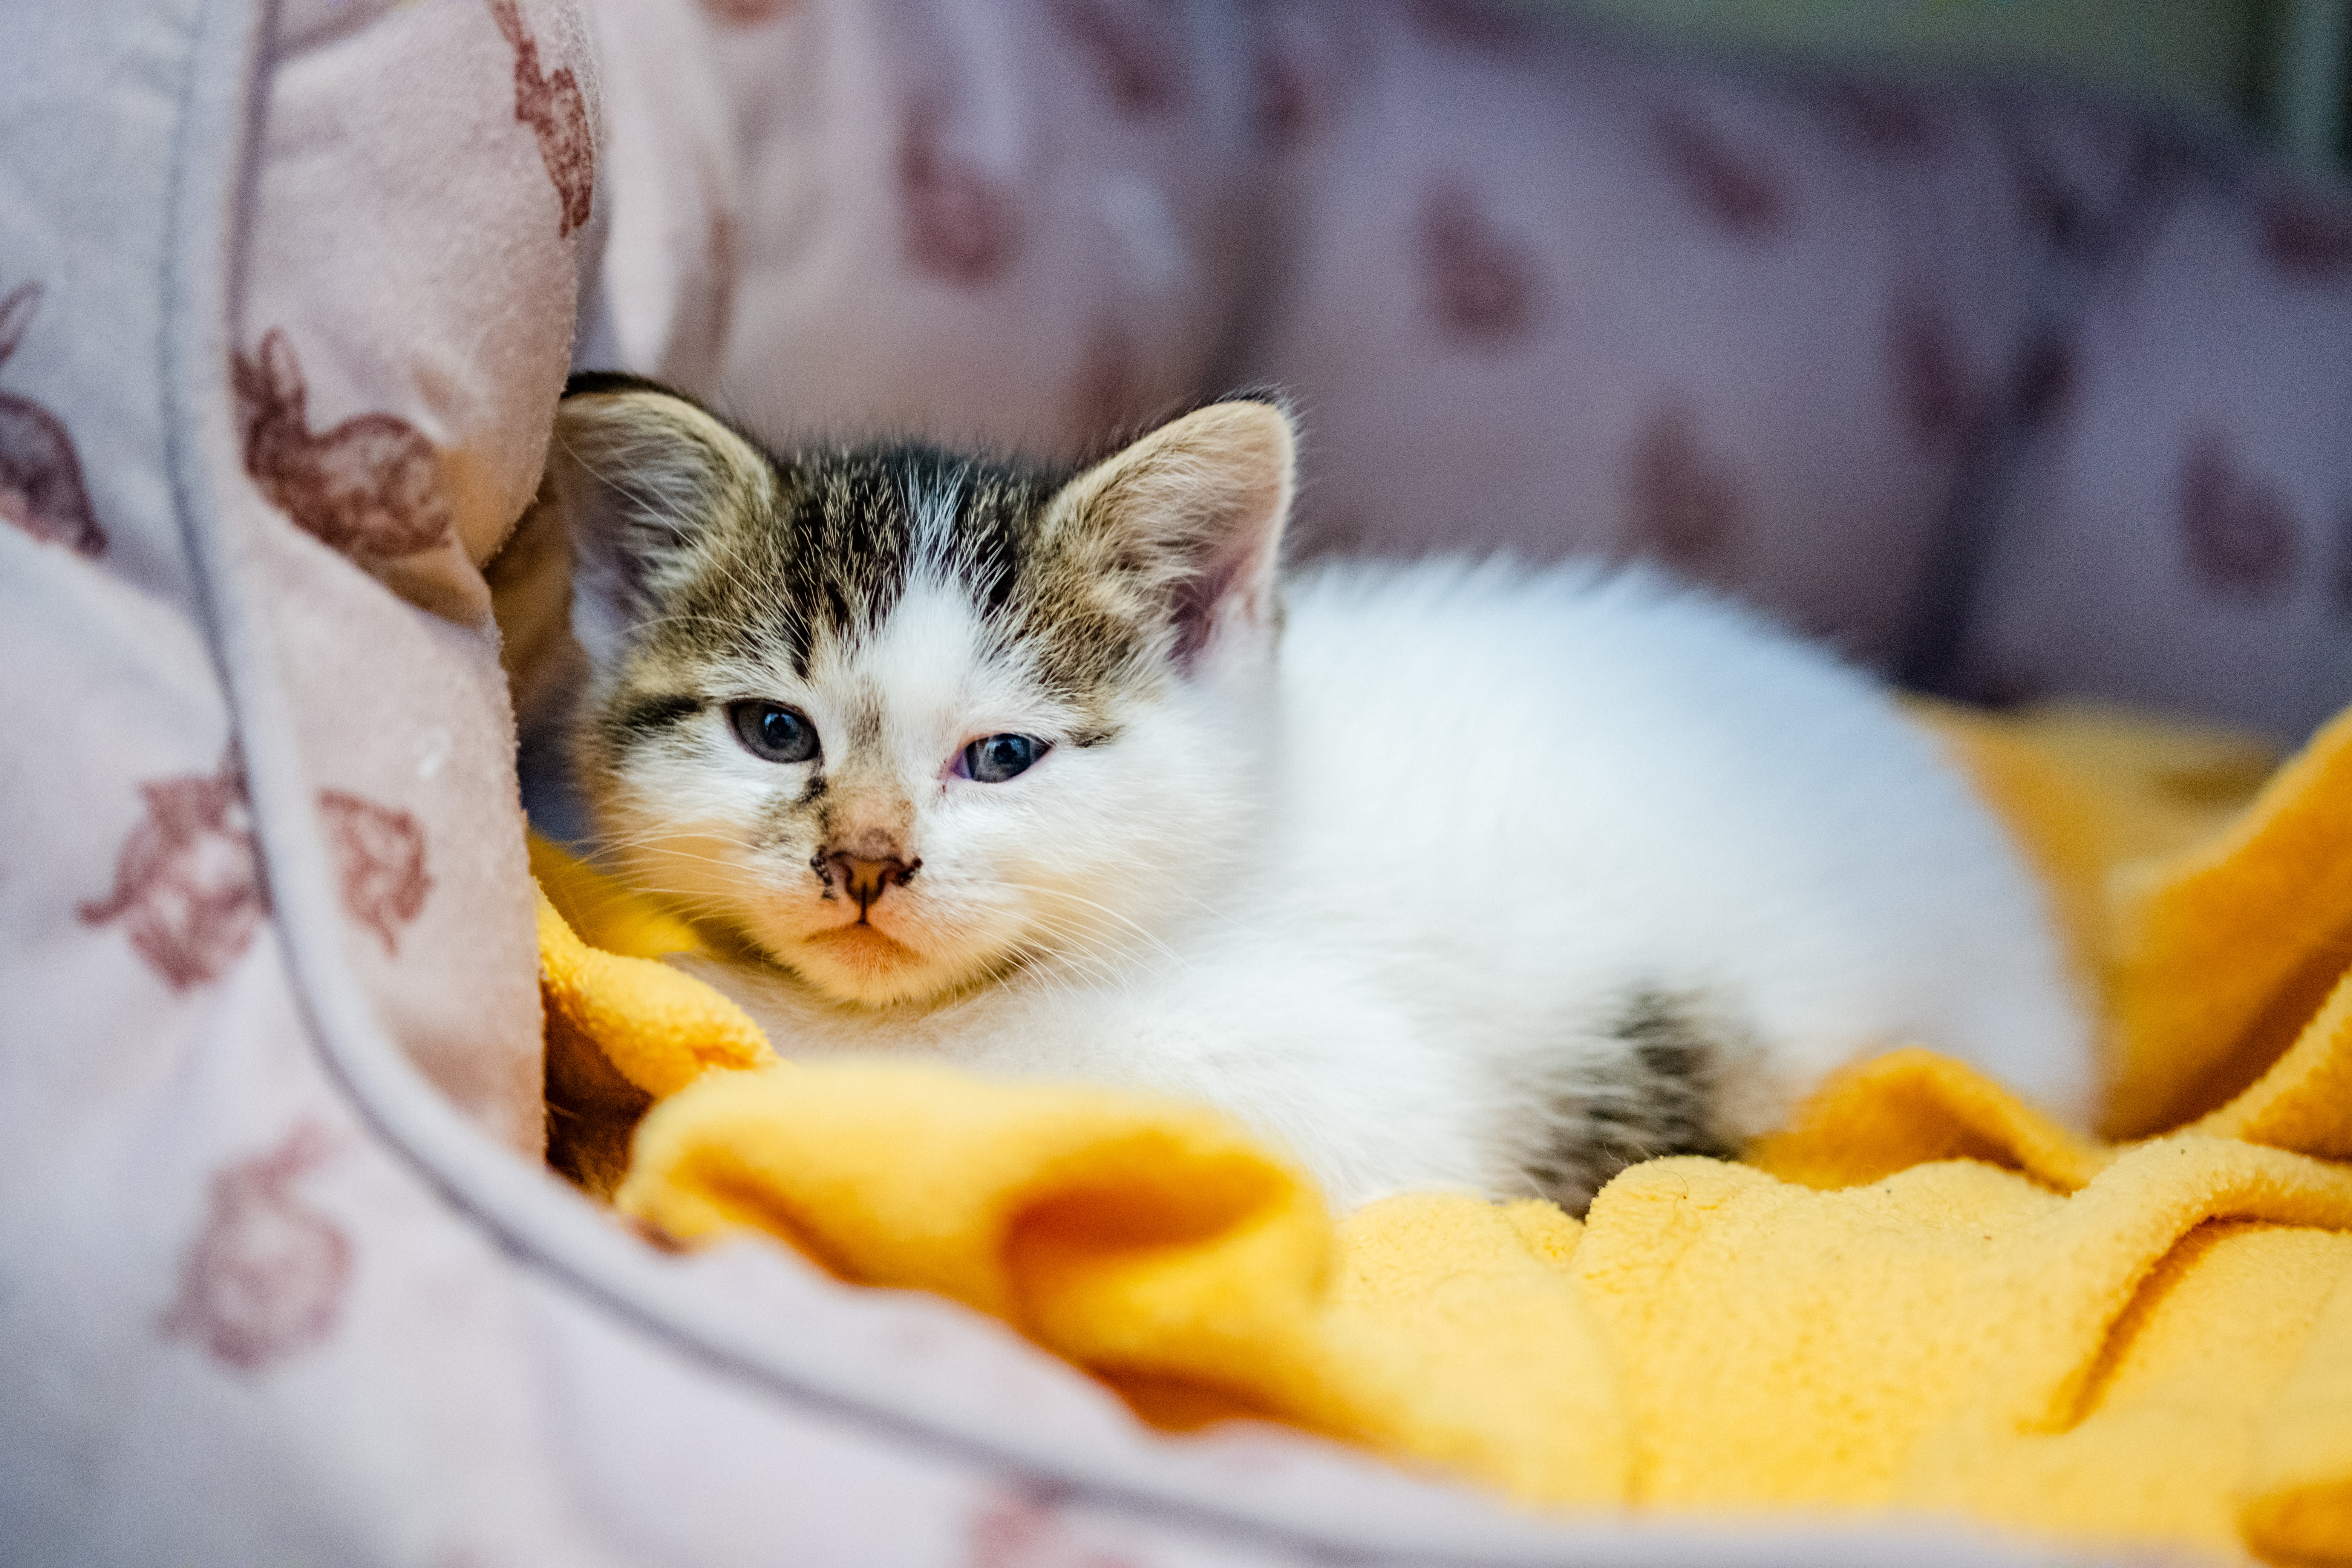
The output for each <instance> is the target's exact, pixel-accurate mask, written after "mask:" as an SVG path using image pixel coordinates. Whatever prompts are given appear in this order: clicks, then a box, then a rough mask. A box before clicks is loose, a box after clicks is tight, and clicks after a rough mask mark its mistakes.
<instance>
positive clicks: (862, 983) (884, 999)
mask: <svg viewBox="0 0 2352 1568" xmlns="http://www.w3.org/2000/svg"><path fill="white" fill-rule="evenodd" d="M778 956H780V957H782V958H784V960H785V962H786V963H789V964H790V965H791V967H792V968H793V970H795V971H796V972H797V973H799V974H800V976H801V978H802V979H803V980H805V981H807V982H808V983H809V984H811V985H814V987H815V988H816V989H817V990H819V991H821V992H823V993H824V994H826V995H827V996H829V997H831V998H832V999H833V1000H835V1001H836V1002H842V1003H846V1004H848V1005H852V1006H862V1007H888V1006H894V1005H902V1004H905V1003H910V1002H915V1003H919V1002H927V1001H930V1000H932V999H934V998H936V997H938V996H939V995H940V994H942V993H943V992H946V991H950V990H951V989H953V987H954V977H953V976H952V975H950V974H948V973H944V972H943V968H942V966H941V965H940V963H937V962H936V961H934V960H932V959H930V958H928V957H926V956H925V955H924V954H922V953H920V952H916V951H915V950H914V949H913V948H911V947H908V945H907V944H906V943H905V942H900V941H898V939H897V938H895V937H893V936H891V935H890V934H889V933H888V932H887V931H878V930H877V929H876V928H875V927H873V926H870V925H866V924H864V923H862V922H861V923H858V924H856V925H845V926H833V927H830V928H828V929H826V930H824V931H814V932H811V933H810V934H809V935H807V936H804V937H803V938H801V939H800V940H799V942H796V943H795V944H794V945H793V951H792V952H789V953H785V954H779V955H778Z"/></svg>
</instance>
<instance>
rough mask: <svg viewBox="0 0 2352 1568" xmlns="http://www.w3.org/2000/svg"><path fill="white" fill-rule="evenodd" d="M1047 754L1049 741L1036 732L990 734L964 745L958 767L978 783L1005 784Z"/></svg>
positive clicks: (967, 776) (964, 774) (1026, 770)
mask: <svg viewBox="0 0 2352 1568" xmlns="http://www.w3.org/2000/svg"><path fill="white" fill-rule="evenodd" d="M1044 755H1045V742H1043V741H1041V740H1039V739H1037V738H1036V737H1035V736H1034V735H989V736H985V737H983V738H982V739H981V740H977V741H974V742H972V743H971V745H969V746H966V747H965V748H964V749H963V756H962V757H961V759H960V760H961V763H962V764H963V765H962V766H961V768H960V769H958V770H957V771H959V772H960V773H962V774H963V776H964V777H966V778H968V779H971V781H972V782H974V783H975V784H1003V782H1004V781H1005V780H1006V779H1009V778H1011V777H1012V776H1013V774H1015V773H1027V772H1028V771H1029V769H1030V768H1031V767H1032V766H1033V765H1034V763H1036V761H1037V759H1038V758H1040V757H1042V756H1044Z"/></svg>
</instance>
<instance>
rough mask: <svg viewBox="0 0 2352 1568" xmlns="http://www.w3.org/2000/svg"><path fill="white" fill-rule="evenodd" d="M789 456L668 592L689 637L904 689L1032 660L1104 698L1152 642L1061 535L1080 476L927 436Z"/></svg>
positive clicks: (741, 492)
mask: <svg viewBox="0 0 2352 1568" xmlns="http://www.w3.org/2000/svg"><path fill="white" fill-rule="evenodd" d="M772 471H773V482H772V483H771V484H762V485H751V484H744V485H739V486H736V487H733V489H732V492H731V493H732V495H733V496H734V497H736V498H739V499H736V500H733V501H732V502H731V503H730V505H729V506H728V507H726V508H725V509H724V510H722V511H721V513H720V514H719V515H718V516H714V517H713V518H712V519H711V520H710V526H709V529H708V530H707V531H705V532H704V533H703V535H702V537H701V539H700V541H699V542H698V545H697V547H696V548H695V550H694V551H693V557H692V561H691V563H690V564H689V566H688V570H687V571H686V572H685V573H684V574H681V580H679V581H678V582H677V586H676V587H675V588H674V589H673V591H672V593H671V595H670V598H671V601H672V602H671V604H670V605H667V607H666V608H667V610H668V612H669V614H668V615H667V617H665V619H666V620H667V624H668V626H669V627H670V628H671V629H670V630H669V632H668V633H667V640H671V641H674V642H675V644H676V645H677V651H678V652H681V653H684V652H687V651H688V649H689V648H697V647H698V649H699V650H700V651H703V652H706V653H709V652H719V653H720V654H721V661H722V662H724V663H729V664H739V665H740V663H743V662H757V663H765V664H772V665H780V666H782V667H783V668H789V669H790V670H791V671H792V672H793V674H794V675H795V676H796V677H798V678H801V679H817V678H820V677H821V676H831V677H834V678H838V677H840V676H841V675H842V674H844V673H845V672H846V671H849V670H852V669H856V670H859V671H861V672H862V673H863V674H865V675H866V676H867V677H869V678H874V679H880V680H881V681H882V683H883V685H884V686H885V687H886V688H887V689H890V690H892V691H899V690H921V689H928V688H929V687H931V686H936V685H937V684H938V683H939V681H940V680H941V679H950V676H949V674H948V672H949V671H957V672H963V673H967V674H968V673H969V672H971V671H973V670H976V669H980V668H983V667H987V668H993V669H996V670H998V671H1000V672H1003V673H1007V674H1010V673H1012V672H1013V671H1016V670H1017V671H1019V672H1021V673H1022V674H1023V675H1024V677H1025V678H1026V679H1029V680H1030V681H1032V682H1033V683H1034V684H1037V685H1041V686H1043V687H1045V688H1046V689H1051V690H1052V691H1053V692H1055V694H1056V695H1057V696H1058V697H1060V698H1062V699H1063V700H1067V701H1071V702H1074V703H1078V704H1082V705H1089V706H1091V705H1094V704H1095V703H1096V702H1097V700H1099V699H1100V698H1101V697H1103V696H1104V695H1105V689H1106V687H1107V686H1108V684H1109V683H1110V682H1111V681H1112V680H1113V679H1114V678H1115V677H1117V676H1118V675H1120V674H1123V673H1128V672H1129V665H1130V664H1131V663H1132V660H1133V657H1134V655H1135V654H1136V653H1137V652H1138V651H1139V648H1140V647H1141V646H1142V644H1141V639H1140V638H1139V637H1138V635H1137V632H1136V628H1135V627H1133V626H1128V625H1126V624H1123V623H1122V622H1121V621H1120V619H1119V618H1118V617H1117V616H1107V615H1106V614H1104V613H1103V610H1102V607H1101V605H1099V603H1097V597H1096V595H1092V594H1090V593H1089V592H1087V586H1088V585H1087V584H1085V583H1084V582H1079V581H1073V580H1072V578H1071V576H1070V574H1068V573H1066V572H1065V571H1063V570H1061V569H1059V563H1056V562H1055V559H1054V558H1053V555H1052V552H1050V551H1049V550H1048V549H1046V548H1045V525H1046V521H1047V513H1048V508H1049V506H1050V503H1051V502H1052V500H1053V498H1054V496H1055V492H1056V491H1057V490H1058V489H1059V488H1060V487H1061V485H1062V483H1063V482H1065V480H1066V476H1065V475H1063V474H1060V473H1056V472H1052V471H1048V470H1041V469H1029V468H1014V467H1011V466H1007V465H1000V464H993V463H990V462H986V461H982V460H975V459H972V458H957V457H950V456H949V455H947V454H943V453H940V452H935V451H931V450H929V449H927V448H922V447H898V448H888V449H880V450H867V451H848V452H832V453H819V454H815V455H813V456H808V457H803V458H798V459H795V460H793V461H791V462H779V463H777V464H775V466H774V468H773V470H772ZM722 639H723V641H724V643H725V645H726V646H725V647H724V648H723V651H722V650H721V649H720V648H719V647H718V644H719V642H720V640H722ZM927 660H929V661H935V663H934V664H931V665H929V666H928V667H927V663H926V661H927Z"/></svg>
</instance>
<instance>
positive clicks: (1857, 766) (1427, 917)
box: [1279, 562, 2092, 1135]
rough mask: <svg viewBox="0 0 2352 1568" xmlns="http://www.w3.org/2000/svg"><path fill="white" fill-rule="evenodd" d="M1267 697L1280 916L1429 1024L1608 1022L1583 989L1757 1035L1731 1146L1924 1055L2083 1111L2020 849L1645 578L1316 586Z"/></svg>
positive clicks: (1933, 761) (1861, 706)
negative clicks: (1828, 1076) (1595, 1014)
mask: <svg viewBox="0 0 2352 1568" xmlns="http://www.w3.org/2000/svg"><path fill="white" fill-rule="evenodd" d="M1282 681H1283V687H1282V690H1283V712H1282V718H1281V726H1282V730H1283V732H1284V735H1285V743H1284V744H1285V750H1284V766H1283V775H1282V776H1283V779H1284V800H1283V816H1282V819H1281V820H1282V821H1283V823H1284V828H1283V831H1282V833H1281V835H1280V841H1281V842H1282V844H1283V846H1284V850H1283V854H1284V869H1283V871H1282V873H1281V875H1280V878H1279V881H1280V884H1281V886H1282V888H1283V889H1284V896H1285V897H1286V899H1287V900H1290V901H1291V902H1293V903H1294V904H1296V905H1297V907H1298V914H1299V916H1300V918H1301V919H1302V920H1304V921H1308V922H1310V923H1314V924H1316V925H1318V927H1319V928H1320V929H1322V930H1324V931H1327V932H1328V933H1329V934H1328V937H1327V939H1326V940H1328V941H1332V942H1339V941H1349V942H1360V943H1362V944H1363V945H1364V946H1365V947H1366V948H1367V950H1369V951H1372V952H1381V953H1382V954H1383V955H1384V956H1385V957H1386V958H1387V959H1389V960H1392V961H1393V962H1391V963H1386V964H1385V965H1384V967H1383V973H1384V974H1385V975H1386V976H1387V983H1388V984H1391V985H1393V986H1394V987H1395V988H1396V990H1397V991H1398V993H1399V994H1400V995H1401V996H1402V997H1403V998H1404V999H1405V1000H1406V1002H1407V1004H1408V1005H1412V1006H1414V1007H1416V1008H1417V1009H1419V1010H1421V1011H1423V1013H1424V1014H1426V1015H1427V1016H1428V1017H1429V1018H1430V1020H1431V1022H1432V1025H1433V1026H1437V1025H1439V1024H1441V1023H1443V1024H1444V1025H1445V1026H1450V1027H1454V1028H1457V1029H1461V1030H1462V1031H1464V1032H1465V1035H1468V1036H1471V1037H1474V1038H1476V1039H1479V1040H1481V1041H1482V1042H1483V1044H1484V1045H1485V1047H1486V1048H1487V1049H1489V1050H1492V1051H1495V1052H1498V1053H1503V1054H1506V1055H1508V1054H1513V1053H1517V1052H1522V1051H1527V1050H1533V1049H1541V1048H1543V1046H1542V1042H1541V1041H1540V1040H1539V1039H1536V1038H1531V1037H1530V1035H1531V1034H1532V1035H1536V1036H1540V1035H1541V1034H1543V1033H1544V1032H1545V1031H1546V1030H1548V1029H1549V1030H1553V1031H1558V1032H1561V1033H1573V1032H1575V1031H1579V1030H1591V1029H1593V1028H1596V1027H1598V1028H1601V1029H1604V1030H1605V1029H1606V1028H1608V1027H1610V1026H1611V1025H1610V1023H1609V1021H1608V1020H1606V1019H1599V1020H1595V1019H1591V1018H1586V1017H1578V1016H1563V1007H1565V1006H1569V1005H1570V1003H1569V1002H1568V1000H1567V999H1570V998H1575V997H1590V998H1598V999H1601V1002H1602V1004H1603V1005H1624V1006H1630V1007H1633V1008H1636V1009H1638V1008H1640V1007H1643V1006H1646V1005H1650V1003H1649V1002H1646V1001H1644V1000H1643V998H1654V997H1655V996H1657V995H1660V994H1666V995H1678V994H1689V995H1695V996H1698V997H1702V998H1705V999H1706V1005H1707V1007H1708V1008H1710V1009H1711V1010H1712V1011H1713V1012H1714V1013H1716V1014H1717V1015H1718V1016H1728V1017H1729V1019H1730V1023H1731V1026H1733V1027H1735V1028H1746V1029H1750V1030H1752V1031H1753V1033H1754V1035H1755V1037H1757V1039H1758V1041H1759V1042H1760V1043H1768V1044H1769V1047H1771V1048H1770V1051H1769V1058H1760V1059H1762V1061H1763V1065H1762V1067H1761V1068H1759V1071H1760V1072H1762V1074H1763V1075H1764V1078H1763V1079H1759V1081H1757V1082H1754V1083H1751V1084H1749V1085H1748V1100H1749V1101H1751V1102H1752V1103H1750V1104H1748V1106H1747V1107H1746V1109H1745V1111H1744V1113H1743V1112H1742V1111H1741V1108H1740V1107H1738V1106H1733V1107H1731V1108H1730V1110H1731V1111H1732V1112H1733V1120H1734V1121H1738V1122H1753V1123H1755V1124H1754V1125H1735V1126H1732V1127H1730V1128H1728V1129H1727V1131H1730V1132H1732V1133H1735V1134H1738V1135H1745V1134H1747V1133H1750V1132H1753V1131H1762V1130H1763V1124H1764V1123H1766V1122H1769V1121H1770V1120H1771V1119H1772V1118H1773V1117H1774V1116H1776V1115H1777V1114H1778V1113H1779V1112H1780V1110H1783V1109H1785V1100H1786V1099H1787V1097H1788V1095H1789V1094H1790V1093H1792V1092H1796V1091H1798V1090H1801V1089H1802V1088H1803V1087H1805V1086H1806V1085H1807V1084H1808V1083H1809V1082H1810V1081H1811V1079H1813V1078H1814V1077H1816V1076H1817V1075H1818V1074H1819V1073H1821V1072H1822V1071H1826V1070H1828V1069H1829V1068H1832V1067H1834V1066H1835V1065H1837V1064H1838V1063H1839V1062H1841V1061H1843V1060H1845V1059H1848V1058H1851V1057H1853V1056H1854V1055H1858V1054H1861V1053H1862V1052H1864V1051H1866V1050H1872V1049H1879V1048H1885V1047H1892V1046H1895V1045H1899V1044H1904V1043H1912V1042H1916V1043H1921V1044H1927V1045H1930V1046H1933V1047H1937V1048H1939V1049H1943V1050H1946V1051H1948V1052H1951V1053H1953V1054H1956V1055H1959V1056H1962V1057H1964V1058H1968V1059H1969V1060H1971V1061H1973V1062H1975V1063H1977V1064H1978V1065H1979V1066H1981V1067H1984V1068H1987V1069H1988V1070H1990V1071H1991V1072H1993V1073H1995V1074H1997V1075H1998V1076H2000V1077H2001V1078H2003V1079H2006V1080H2007V1081H2009V1082H2010V1083H2011V1084H2012V1085H2014V1086H2016V1087H2018V1088H2019V1089H2022V1090H2023V1091H2024V1092H2026V1093H2028V1094H2030V1095H2032V1096H2033V1097H2035V1098H2036V1099H2038V1100H2042V1101H2043V1102H2044V1103H2046V1104H2048V1105H2050V1106H2052V1107H2053V1109H2056V1110H2060V1111H2061V1112H2062V1113H2064V1114H2067V1115H2070V1116H2073V1117H2074V1118H2076V1119H2078V1120H2079V1119H2080V1118H2081V1117H2082V1116H2084V1114H2085V1113H2086V1112H2087V1109H2088V1104H2089V1098H2090V1093H2091V1089H2092V1084H2091V1073H2090V1062H2089V1052H2088V1048H2087V1045H2086V1042H2085V1031H2084V1026H2083V1023H2082V1021H2081V1016H2080V1012H2079V1009H2078V1008H2077V1006H2076V1005H2075V1004H2074V999H2073V997H2072V995H2071V993H2070V988H2069V984H2068V982H2067V979H2066V977H2065V976H2064V975H2063V973H2061V972H2060V969H2059V964H2058V962H2057V959H2056V957H2055V955H2056V953H2057V952H2058V946H2057V943H2056V942H2055V941H2054V939H2053V935H2052V931H2051V928H2050V921H2049V916H2048V912H2047V910H2046V907H2045V900H2044V899H2043V897H2042V893H2041V891H2040V889H2039V888H2038V886H2037V885H2036V884H2035V883H2034V881H2033V879H2032V877H2031V875H2030V874H2029V873H2028V872H2027V870H2026V869H2025V868H2024V866H2023V864H2022V863H2021V859H2020V858H2019V856H2018V854H2017V851H2016V850H2015V848H2014V847H2013V846H2012V845H2011V842H2010V841H2009V840H2008V838H2007V837H2006V835H2005V834H2004V833H2003V832H2002V830H2001V829H2000V826H1998V824H1997V823H1995V822H1994V820H1993V819H1992V818H1991V817H1990V815H1989V814H1988V813H1987V812H1986V811H1985V809H1984V808H1983V807H1982V805H1980V804H1979V802H1978V801H1977V800H1976V799H1975V798H1974V796H1973V795H1971V794H1970V792H1969V789H1968V787H1967V785H1966V784H1964V783H1963V781H1962V780H1961V779H1960V777H1959V776H1958V774H1957V773H1955V772H1954V771H1953V769H1952V768H1951V767H1950V765H1949V764H1948V763H1947V762H1946V761H1945V759H1944V758H1943V757H1941V756H1940V755H1939V754H1938V752H1937V749H1936V747H1935V745H1934V743H1933V742H1931V741H1930V740H1929V739H1928V738H1927V736H1926V735H1925V734H1924V733H1922V732H1921V731H1919V730H1918V729H1917V728H1916V726H1914V725H1912V724H1911V723H1909V722H1908V721H1905V720H1904V719H1903V718H1902V717H1901V716H1900V715H1899V713H1898V712H1897V711H1896V710H1895V709H1894V708H1893V707H1892V706H1891V704H1889V703H1888V701H1887V700H1886V699H1885V696H1884V695H1883V694H1882V693H1881V692H1880V691H1879V690H1878V689H1876V688H1875V687H1874V685H1873V684H1872V683H1871V682H1870V681H1869V680H1868V679H1865V678H1864V677H1863V676H1861V675H1859V674H1858V673H1856V672H1854V671H1853V670H1851V669H1848V668H1844V667H1843V666H1841V665H1839V664H1837V663H1836V662H1835V661H1833V660H1832V659H1831V658H1826V657H1824V656H1823V655H1822V654H1821V653H1819V652H1818V651H1816V650H1814V649H1811V648H1809V647H1804V646H1802V645H1801V644H1799V643H1797V642H1796V641H1795V640H1794V639H1792V638H1790V637H1787V636H1786V635H1785V634H1781V633H1779V632H1777V631H1775V630H1773V629H1772V628H1770V627H1769V626H1768V625H1766V624H1765V623H1764V622H1763V621H1762V620H1761V619H1760V618H1759V617H1757V616H1753V615H1751V614H1749V613H1748V612H1746V611H1744V610H1741V609H1738V608H1736V607H1734V606H1732V605H1727V604H1726V603H1724V602H1723V601H1720V600H1718V599H1716V598H1714V597H1712V596H1710V595H1705V594H1702V593H1699V592H1696V591H1692V590H1688V589H1683V588H1678V587H1675V586H1674V585H1672V584H1668V583H1667V582H1666V581H1664V579H1662V578H1660V577H1658V576H1656V575H1654V574H1650V573H1647V572H1644V571H1639V570H1633V571H1624V570H1608V569H1599V568H1589V567H1588V568H1561V569H1552V570H1548V571H1542V572H1536V573H1524V572H1519V571H1517V570H1515V569H1513V568H1511V567H1509V566H1507V565H1503V564H1497V563H1489V564H1484V565H1470V564H1465V563H1448V562H1434V563H1422V564H1418V565H1413V566H1406V567H1381V566H1368V565H1355V566H1341V567H1332V568H1325V569H1322V570H1318V571H1314V572H1310V573H1308V574H1306V575H1304V576H1302V577H1301V578H1300V579H1299V580H1297V582H1295V583H1294V584H1292V587H1291V591H1290V595H1289V621H1288V626H1287V628H1286V634H1285V646H1284V652H1283V675H1282ZM1342 933H1345V934H1344V935H1343V934H1342ZM1627 998H1631V999H1632V1000H1630V1001H1629V1000H1623V999H1627ZM1765 1080H1769V1081H1765ZM1735 1098H1737V1097H1736V1096H1735Z"/></svg>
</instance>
